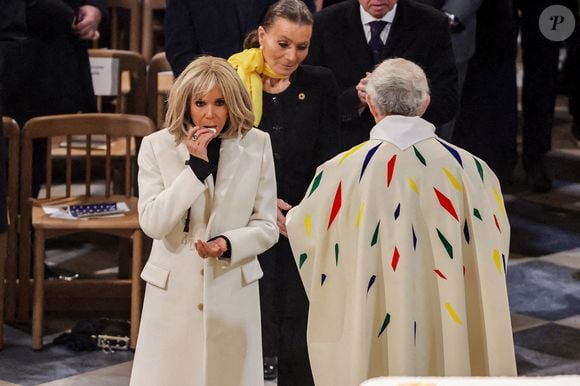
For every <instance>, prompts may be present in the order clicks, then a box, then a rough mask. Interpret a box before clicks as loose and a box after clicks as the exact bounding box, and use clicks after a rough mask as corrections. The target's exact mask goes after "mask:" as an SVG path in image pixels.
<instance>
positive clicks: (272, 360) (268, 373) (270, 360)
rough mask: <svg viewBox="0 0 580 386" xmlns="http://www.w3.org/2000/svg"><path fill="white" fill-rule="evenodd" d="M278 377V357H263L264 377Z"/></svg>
mask: <svg viewBox="0 0 580 386" xmlns="http://www.w3.org/2000/svg"><path fill="white" fill-rule="evenodd" d="M277 377H278V358H277V357H264V379H267V380H272V379H276V378H277Z"/></svg>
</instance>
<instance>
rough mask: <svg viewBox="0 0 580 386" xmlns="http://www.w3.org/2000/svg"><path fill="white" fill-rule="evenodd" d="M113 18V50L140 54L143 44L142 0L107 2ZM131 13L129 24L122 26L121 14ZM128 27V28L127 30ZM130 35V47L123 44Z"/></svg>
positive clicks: (113, 0)
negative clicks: (125, 50) (124, 50)
mask: <svg viewBox="0 0 580 386" xmlns="http://www.w3.org/2000/svg"><path fill="white" fill-rule="evenodd" d="M107 5H108V6H109V11H110V17H111V48H113V49H129V50H131V51H135V52H139V46H140V44H141V41H140V40H141V0H107ZM122 12H128V13H129V23H128V26H127V25H121V24H122V23H121V21H120V20H119V19H120V14H121V13H122ZM127 27H128V28H127ZM127 33H128V35H129V38H128V40H129V46H128V47H127V46H126V45H124V44H123V42H124V41H125V40H126V39H125V36H126V35H127Z"/></svg>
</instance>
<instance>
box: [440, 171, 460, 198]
mask: <svg viewBox="0 0 580 386" xmlns="http://www.w3.org/2000/svg"><path fill="white" fill-rule="evenodd" d="M442 169H443V173H445V175H446V176H447V179H448V180H449V182H451V185H452V186H453V187H454V188H455V190H457V191H458V192H462V191H463V187H462V186H461V184H460V183H459V180H458V179H457V177H455V176H454V175H453V173H451V172H450V171H449V169H447V168H442Z"/></svg>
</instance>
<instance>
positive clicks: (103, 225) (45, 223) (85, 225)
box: [32, 195, 139, 231]
mask: <svg viewBox="0 0 580 386" xmlns="http://www.w3.org/2000/svg"><path fill="white" fill-rule="evenodd" d="M101 202H125V203H126V204H127V206H128V207H129V212H127V213H123V214H122V215H118V216H103V217H91V218H89V219H79V220H69V219H59V218H54V217H49V216H48V215H47V214H46V213H44V210H43V209H42V206H43V205H50V206H60V205H62V206H65V205H74V204H95V203H101ZM32 226H33V227H34V228H36V229H59V230H61V229H67V230H75V229H78V230H83V231H90V230H133V229H138V228H139V216H138V213H137V198H136V197H126V196H123V195H113V196H109V197H105V196H91V197H86V196H76V197H67V198H58V199H43V200H35V201H33V208H32Z"/></svg>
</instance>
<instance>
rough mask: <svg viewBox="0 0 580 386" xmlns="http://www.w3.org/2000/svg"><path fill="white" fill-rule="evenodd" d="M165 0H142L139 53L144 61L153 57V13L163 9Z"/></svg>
mask: <svg viewBox="0 0 580 386" xmlns="http://www.w3.org/2000/svg"><path fill="white" fill-rule="evenodd" d="M165 2H166V0H143V23H142V29H143V30H142V32H141V39H142V40H141V52H142V53H143V56H144V57H145V59H146V60H149V58H151V56H152V55H153V53H154V52H153V50H154V47H155V44H154V39H155V25H154V23H153V13H154V11H156V10H160V9H165Z"/></svg>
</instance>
